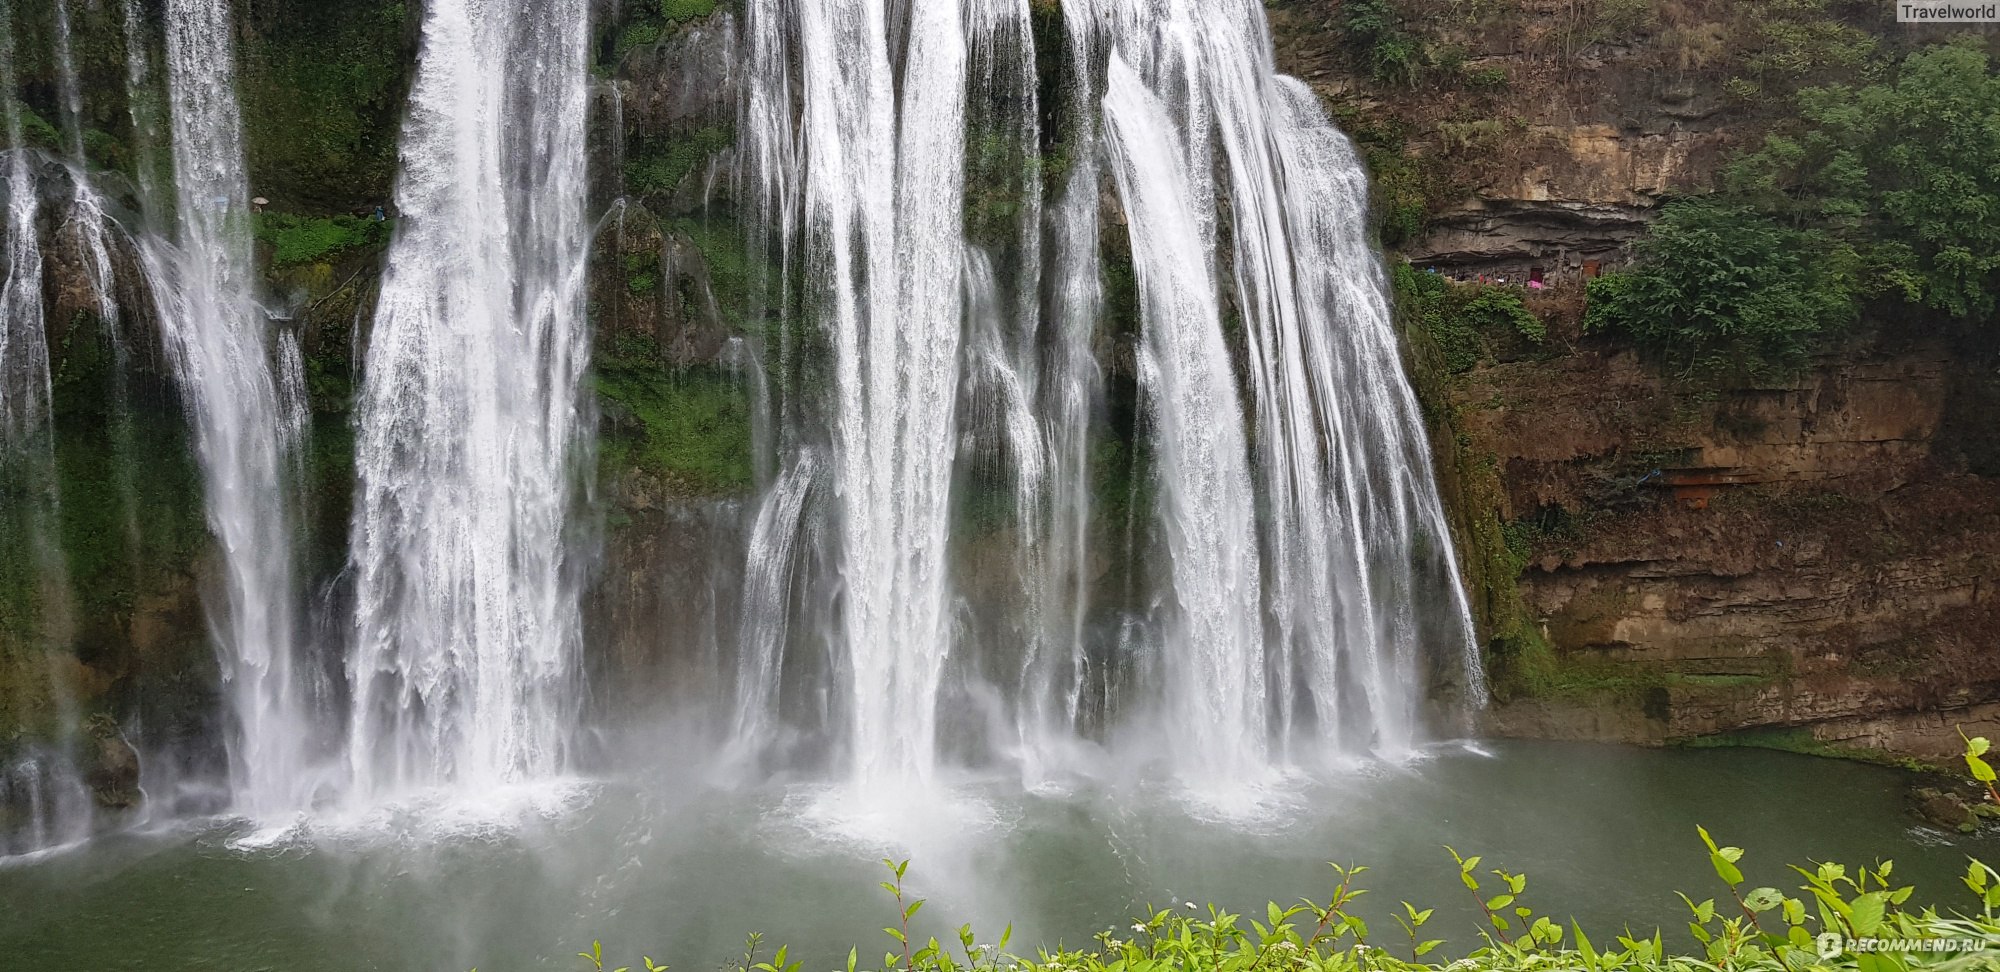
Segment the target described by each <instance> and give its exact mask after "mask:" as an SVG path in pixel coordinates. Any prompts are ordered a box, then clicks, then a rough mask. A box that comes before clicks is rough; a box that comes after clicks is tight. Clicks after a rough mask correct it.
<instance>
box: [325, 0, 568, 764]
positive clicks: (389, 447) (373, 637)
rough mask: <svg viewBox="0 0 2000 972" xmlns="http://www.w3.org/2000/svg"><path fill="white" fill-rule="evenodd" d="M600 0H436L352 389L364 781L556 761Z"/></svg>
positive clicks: (356, 691) (429, 9) (356, 677)
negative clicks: (593, 30) (592, 34)
mask: <svg viewBox="0 0 2000 972" xmlns="http://www.w3.org/2000/svg"><path fill="white" fill-rule="evenodd" d="M588 12H589V11H588V3H587V2H586V0H530V2H525V3H522V2H503V0H436V2H431V3H427V4H425V5H424V24H423V48H422V51H421V53H420V55H419V60H418V65H417V74H416V80H415V86H414V88H413V90H412V91H411V94H410V115H409V120H408V121H407V123H406V127H405V130H404V133H403V141H402V154H403V162H402V172H401V175H400V178H399V180H398V183H397V187H396V208H397V210H398V216H399V222H398V227H397V231H396V235H395V238H394V240H393V242H392V243H391V245H390V250H389V256H388V268H387V271H386V273H385V276H384V278H383V285H382V296H381V301H380V305H379V307H378V309H377V313H376V319H375V327H374V330H373V332H372V334H371V336H370V338H369V343H368V348H367V358H366V362H367V363H366V369H367V371H366V378H365V383H364V387H363V391H362V394H361V402H360V407H359V425H360V439H359V442H358V449H357V461H358V466H359V469H358V476H359V486H358V496H357V501H356V504H355V511H354V522H353V533H352V557H353V565H354V577H355V596H356V600H357V605H356V611H357V614H356V626H355V637H356V641H355V644H354V646H353V649H352V651H351V653H350V656H349V677H350V682H351V685H350V688H351V692H352V697H353V712H352V714H351V719H350V725H351V729H350V735H349V756H348V758H349V764H350V768H351V775H352V782H353V786H354V789H355V792H356V794H357V795H360V796H363V797H374V796H381V795H388V794H393V793H395V792H398V791H403V790H408V789H411V788H420V787H435V786H449V787H458V788H464V789H467V790H474V789H479V788H483V787H487V786H491V785H495V784H500V783H507V782H514V781H521V780H529V779H535V778H541V777H548V776H551V775H554V774H557V773H560V772H561V771H562V770H563V769H564V767H565V760H566V750H567V746H568V743H569V741H570V735H571V732H572V730H573V727H574V722H575V718H576V709H577V704H578V702H577V695H578V693H579V690H580V686H579V685H578V682H577V675H576V672H577V654H578V650H579V642H580V640H581V632H580V627H581V623H580V619H579V613H578V612H579V595H578V580H579V578H578V573H579V566H578V565H579V563H580V562H581V560H582V559H583V558H581V557H579V556H576V555H574V554H573V553H572V552H571V550H570V543H569V541H570V536H569V530H568V526H567V525H568V523H569V522H570V521H571V514H572V513H573V512H574V508H575V506H576V505H577V498H578V496H579V488H580V484H579V479H580V477H582V476H584V475H587V474H588V470H589V469H590V468H591V467H592V465H593V462H592V461H591V457H592V450H593V439H592V429H593V421H594V415H593V413H592V412H591V410H590V409H589V408H588V407H587V404H586V402H585V400H584V397H583V395H582V389H581V379H582V375H583V372H584V369H585V367H586V366H587V364H588V359H589V350H590V343H589V342H590V338H589V330H588V327H587V323H586V321H585V317H584V305H583V273H584V261H585V250H586V244H587V234H588V226H587V225H586V222H585V214H584V206H585V187H586V169H585V152H584V136H585V128H584V126H585V118H586V117H587V116H588V111H587V107H588V105H587V85H588V75H587V67H588V39H589V23H588V20H589V18H588Z"/></svg>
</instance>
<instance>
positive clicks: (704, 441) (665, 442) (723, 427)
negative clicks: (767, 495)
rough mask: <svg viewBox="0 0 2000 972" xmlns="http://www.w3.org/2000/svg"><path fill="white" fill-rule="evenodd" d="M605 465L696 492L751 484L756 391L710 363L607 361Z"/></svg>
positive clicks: (603, 380)
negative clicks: (678, 366)
mask: <svg viewBox="0 0 2000 972" xmlns="http://www.w3.org/2000/svg"><path fill="white" fill-rule="evenodd" d="M596 386H597V392H598V395H599V397H600V401H601V402H602V403H603V408H604V412H605V420H606V421H605V435H604V436H603V439H602V442H601V444H600V446H599V448H600V450H601V454H602V459H603V462H604V464H605V466H606V467H607V468H610V469H619V468H634V469H638V470H641V471H644V472H648V473H651V474H654V475H657V476H660V477H661V478H663V479H665V480H666V481H667V482H669V483H670V484H672V485H673V486H675V487H677V488H678V489H680V490H682V491H684V492H686V493H689V494H691V495H698V496H708V495H723V494H731V493H740V492H743V491H745V490H747V489H749V487H750V484H751V468H750V461H751V452H750V446H751V443H750V396H749V392H748V390H747V389H746V388H745V387H744V384H743V381H742V379H741V378H739V377H737V376H735V375H732V374H729V373H727V372H724V371H721V370H719V369H715V368H708V367H690V368H683V369H674V370H668V369H664V368H662V367H658V366H655V367H621V366H619V365H616V364H613V365H609V366H601V367H600V368H599V369H598V374H597V379H596Z"/></svg>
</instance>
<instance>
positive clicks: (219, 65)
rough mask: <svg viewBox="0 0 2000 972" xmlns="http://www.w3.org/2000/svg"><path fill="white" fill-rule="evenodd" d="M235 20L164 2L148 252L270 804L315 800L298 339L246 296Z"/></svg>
mask: <svg viewBox="0 0 2000 972" xmlns="http://www.w3.org/2000/svg"><path fill="white" fill-rule="evenodd" d="M233 29H234V28H233V26H232V21H231V18H230V10H229V5H228V3H227V2H226V0H169V2H168V4H167V8H166V58H167V64H166V82H167V88H168V99H167V100H168V105H169V107H170V109H171V122H170V132H171V137H172V152H171V157H172V160H173V173H174V196H175V218H174V222H173V227H174V236H173V240H172V241H171V243H168V241H166V240H162V239H159V238H157V237H147V238H145V239H144V240H142V241H141V250H142V258H143V262H144V264H145V269H146V273H147V276H148V281H149V283H150V285H151V289H152V292H153V297H154V300H155V302H156V304H157V309H158V312H159V318H160V321H161V327H162V330H163V332H164V339H165V343H166V348H167V357H168V360H169V362H170V363H171V365H172V368H173V371H174V374H175V376H176V378H177V379H178V381H179V384H180V386H181V388H182V391H183V395H184V397H185V399H186V401H187V405H188V410H189V413H190V415H189V417H190V420H191V424H192V425H193V428H194V433H195V435H194V438H195V443H196V451H197V453H198V454H199V458H200V460H201V467H202V474H203V486H204V490H205V492H204V502H205V505H206V510H207V515H208V523H209V529H210V530H211V531H212V532H213V533H214V535H215V537H216V539H217V540H218V541H219V543H220V545H221V550H222V574H223V576H222V578H221V594H222V597H221V603H219V604H216V603H211V604H210V605H209V612H210V615H211V629H212V636H213V638H214V640H215V643H216V649H217V653H218V655H219V657H220V659H221V662H222V673H223V680H224V683H225V694H226V697H227V699H228V700H229V707H230V715H231V716H232V717H233V719H234V722H235V725H234V728H233V731H232V732H231V734H230V745H229V750H230V775H231V787H232V790H233V793H234V798H235V804H236V806H237V808H238V809H239V810H241V811H243V812H245V813H247V814H250V815H251V816H263V815H267V814H274V813H280V812H285V811H292V810H298V809H301V808H304V807H306V806H309V805H310V804H311V803H312V801H313V800H314V798H315V794H316V792H317V791H318V789H319V787H320V785H321V780H320V779H319V772H320V771H319V770H318V768H317V767H316V766H315V764H316V762H318V760H317V753H316V751H315V748H314V746H315V743H314V738H313V737H314V729H313V725H314V717H313V714H312V711H311V708H310V704H309V697H308V694H307V691H306V686H305V684H304V680H303V678H302V675H301V671H300V669H301V667H302V666H301V660H300V658H299V651H300V645H299V640H300V630H301V625H300V622H299V618H298V596H299V595H298V590H297V580H296V577H295V567H294V559H295V557H296V556H297V554H296V548H295V546H294V544H293V536H294V531H293V524H292V520H293V517H294V516H295V510H296V504H297V498H296V490H297V478H298V470H297V468H296V463H297V458H298V454H299V449H300V445H301V441H300V440H301V438H302V436H303V435H304V415H303V412H302V409H301V408H300V402H301V401H302V400H303V393H302V391H301V390H300V388H299V387H298V382H299V376H300V362H299V350H298V346H297V344H296V342H295V340H294V339H293V337H292V336H291V335H290V334H280V333H278V332H277V331H276V328H275V326H274V324H273V323H272V322H271V320H270V319H269V318H268V316H267V315H266V314H265V312H264V311H263V309H262V308H261V307H260V306H259V305H258V304H257V302H256V298H255V292H256V286H257V285H256V281H255V278H254V276H253V270H252V257H253V243H252V236H251V228H250V204H249V199H250V193H249V187H248V182H247V180H246V178H245V175H244V162H243V126H242V120H241V118H240V116H239V113H238V109H237V104H236V94H235V90H236V89H235V51H234V45H233V43H232V40H231V37H232V31H233ZM142 50H143V48H135V50H134V56H137V55H138V52H139V51H142ZM135 70H136V69H135ZM136 97H138V96H137V95H136V94H135V98H136Z"/></svg>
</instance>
